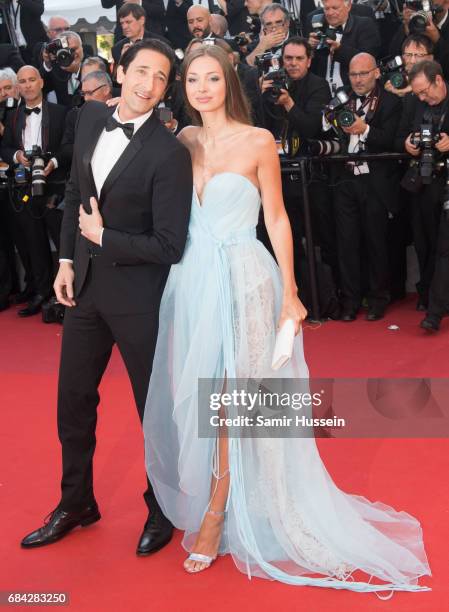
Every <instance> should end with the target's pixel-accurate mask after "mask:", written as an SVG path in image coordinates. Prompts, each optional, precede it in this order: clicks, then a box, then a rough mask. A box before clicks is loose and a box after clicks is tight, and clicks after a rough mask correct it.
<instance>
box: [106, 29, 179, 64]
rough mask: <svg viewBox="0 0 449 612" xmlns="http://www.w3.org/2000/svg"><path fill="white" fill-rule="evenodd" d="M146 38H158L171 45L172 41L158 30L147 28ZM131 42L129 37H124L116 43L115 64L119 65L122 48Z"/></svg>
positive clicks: (113, 52) (113, 51) (114, 47)
mask: <svg viewBox="0 0 449 612" xmlns="http://www.w3.org/2000/svg"><path fill="white" fill-rule="evenodd" d="M143 37H144V38H157V39H158V40H162V42H164V43H167V45H169V46H171V44H170V41H168V40H167V39H166V38H164V37H163V36H161V35H160V34H157V33H156V32H153V31H150V30H145V33H144V35H143ZM126 43H129V38H122V39H120V40H119V41H118V43H116V44H115V45H114V46H113V47H112V51H111V53H112V57H113V59H114V62H115V65H117V64H118V63H119V61H120V57H121V55H122V49H123V46H124V45H125V44H126Z"/></svg>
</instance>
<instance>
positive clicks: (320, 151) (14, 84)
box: [0, 0, 449, 332]
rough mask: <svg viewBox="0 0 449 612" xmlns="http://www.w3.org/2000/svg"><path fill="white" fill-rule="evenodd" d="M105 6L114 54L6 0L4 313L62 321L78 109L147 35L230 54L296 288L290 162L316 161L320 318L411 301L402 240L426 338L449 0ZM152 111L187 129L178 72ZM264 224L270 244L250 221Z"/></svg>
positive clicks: (437, 300) (432, 312)
mask: <svg viewBox="0 0 449 612" xmlns="http://www.w3.org/2000/svg"><path fill="white" fill-rule="evenodd" d="M101 4H102V6H103V7H104V8H113V7H115V8H116V10H117V25H116V29H115V41H114V46H113V48H112V58H113V61H112V62H111V63H108V62H107V61H105V60H104V59H103V58H101V57H98V56H95V55H94V53H93V50H92V49H91V48H89V47H87V46H85V45H83V41H82V40H81V38H80V36H79V35H78V34H77V33H76V32H73V31H71V30H70V26H69V23H68V22H67V21H66V20H65V19H64V18H62V17H52V18H51V19H50V20H49V22H48V26H47V27H44V26H43V24H42V21H41V16H42V14H43V11H44V1H43V0H0V17H1V19H0V22H1V25H0V137H1V142H0V157H1V161H0V311H1V310H5V309H7V308H8V307H9V305H10V304H11V303H20V304H22V303H23V305H24V306H23V308H21V309H20V310H19V311H18V314H19V316H21V317H28V316H32V315H35V314H37V313H39V312H40V311H41V310H42V311H43V318H44V320H46V321H52V320H58V319H61V318H62V317H63V308H62V307H61V306H59V305H57V304H55V303H54V300H53V299H52V289H51V286H52V281H53V273H54V263H53V262H54V252H55V250H56V252H57V249H58V246H59V228H60V224H61V218H62V214H63V209H64V187H65V181H66V178H67V173H68V171H69V169H70V164H71V156H72V148H73V142H74V138H75V125H76V117H77V113H78V109H79V107H80V106H81V105H82V104H83V103H84V102H85V101H89V100H97V101H100V102H106V101H107V100H109V99H111V98H115V97H117V96H118V95H119V94H120V88H119V85H118V84H117V83H116V82H115V72H116V68H117V65H118V63H119V62H120V58H121V56H122V54H123V53H124V52H125V51H126V49H127V48H129V46H130V45H132V44H134V43H135V42H137V41H139V40H141V39H143V38H149V37H152V38H159V39H161V40H163V41H165V42H166V43H167V44H169V45H170V46H172V47H173V48H174V49H175V51H176V56H177V58H178V60H179V64H180V63H181V62H182V58H183V57H184V55H185V54H186V53H188V52H190V51H191V50H192V49H194V48H195V46H196V45H203V44H210V45H218V46H220V47H222V48H223V49H224V50H225V51H226V53H227V54H228V57H229V61H230V62H231V63H232V64H233V66H234V67H235V70H236V71H237V73H238V75H239V77H240V80H241V82H242V85H243V88H244V90H245V92H246V95H247V97H248V99H249V101H250V105H251V110H252V118H253V122H254V123H255V125H257V126H260V127H265V128H267V129H269V130H270V131H271V132H272V133H273V135H274V136H275V138H276V140H277V141H278V143H279V153H280V156H281V158H282V159H283V160H284V161H283V166H284V172H283V192H284V200H285V204H286V208H287V212H288V214H289V217H290V220H291V224H292V229H293V234H294V245H295V269H296V273H297V276H298V284H299V286H300V288H301V287H304V286H307V284H308V278H307V275H308V268H307V265H306V261H307V248H306V246H305V244H306V243H305V240H304V235H305V230H304V227H305V217H304V214H305V211H304V202H303V188H302V187H303V186H302V181H301V177H300V174H299V172H298V168H297V167H296V166H295V165H294V163H293V162H291V161H290V160H291V159H292V158H297V157H301V158H308V159H310V162H308V173H307V181H308V185H307V187H308V193H309V196H310V203H311V221H312V228H313V239H314V242H315V245H316V246H318V247H319V254H320V257H319V262H318V268H317V273H318V286H319V291H320V302H321V315H322V316H328V317H331V318H334V319H341V320H343V321H346V322H350V321H354V320H355V319H356V317H357V316H358V313H359V311H360V309H361V307H362V306H365V307H366V308H367V312H366V319H367V320H369V321H375V320H378V319H381V318H382V317H383V316H384V313H385V310H386V308H387V307H388V304H390V303H391V302H392V301H393V300H395V299H400V298H402V297H404V295H405V284H406V274H407V264H406V248H407V245H409V244H411V243H413V244H414V248H415V250H416V254H417V260H418V264H419V282H418V284H417V290H418V303H417V309H418V310H422V311H425V312H426V315H425V317H424V319H423V320H422V321H421V323H420V325H421V327H423V328H424V329H426V330H428V331H433V332H435V331H438V329H439V327H440V322H441V318H442V317H443V316H444V314H445V313H446V311H447V308H448V305H449V265H448V264H449V161H447V157H448V156H447V154H448V152H449V116H448V113H447V110H448V105H449V89H448V83H447V81H446V79H449V18H448V7H449V0H366V1H364V2H361V1H359V2H358V3H354V2H353V3H351V1H350V0H283V1H282V3H274V4H273V3H271V2H270V0H227V1H226V0H207V1H206V0H195V1H192V0H140V1H135V2H130V1H128V0H101ZM158 113H159V117H160V120H161V121H162V122H163V123H164V124H165V125H166V127H167V129H170V130H171V131H173V132H174V133H177V132H179V131H180V130H181V129H182V128H183V127H184V126H185V125H188V124H189V123H190V118H189V116H188V114H187V112H186V109H185V105H184V101H183V96H182V91H181V87H180V81H179V79H176V80H175V81H174V83H173V84H172V86H171V87H170V88H169V90H168V91H167V93H166V96H165V98H164V100H163V101H162V102H161V104H160V107H159V109H158ZM391 153H402V154H403V155H402V158H403V159H398V157H399V156H397V155H396V156H395V157H394V156H393V157H394V159H393V158H390V159H389V158H388V154H391ZM335 155H337V157H335ZM338 156H339V157H338ZM258 233H259V236H260V238H261V240H263V241H264V242H265V243H266V245H267V247H268V248H270V244H269V239H268V236H267V234H266V231H265V229H264V226H263V219H262V218H261V221H260V224H259V228H258ZM15 251H17V253H18V255H19V258H20V261H21V264H22V267H23V270H24V278H23V280H22V282H21V283H19V279H18V275H17V269H16V257H15ZM52 251H53V257H52ZM305 291H306V293H307V289H306V290H305Z"/></svg>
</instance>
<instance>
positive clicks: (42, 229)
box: [1, 66, 67, 317]
mask: <svg viewBox="0 0 449 612" xmlns="http://www.w3.org/2000/svg"><path fill="white" fill-rule="evenodd" d="M17 82H18V87H19V93H20V95H21V96H22V98H23V100H24V101H25V104H22V105H21V106H19V107H18V108H17V109H16V111H15V112H14V113H13V114H12V115H11V114H10V115H9V117H8V120H7V123H6V127H5V133H4V135H3V140H2V146H1V157H2V158H3V159H4V160H5V161H6V162H7V163H8V164H9V165H10V167H11V168H12V167H13V166H14V164H22V166H23V167H24V168H25V169H26V170H25V176H27V177H28V178H27V183H28V184H27V183H26V184H25V185H24V186H23V190H22V188H21V189H20V190H18V193H20V194H21V195H24V194H25V193H26V194H27V195H28V196H29V195H30V190H29V181H30V167H31V162H30V160H29V159H28V158H27V154H26V152H27V151H31V150H32V149H33V147H34V146H38V147H40V148H41V150H42V152H43V154H44V156H43V159H44V160H45V168H44V174H45V176H46V182H47V185H46V187H45V195H44V196H34V195H33V196H31V198H29V200H28V201H27V202H24V201H23V200H22V199H19V200H18V201H14V202H12V203H11V206H12V209H13V214H12V215H11V217H12V223H13V231H14V236H15V238H14V241H15V243H16V246H17V249H18V251H19V255H20V259H21V260H22V264H23V266H24V268H25V278H26V280H27V285H28V290H29V292H30V296H29V301H28V304H27V306H26V307H25V308H23V309H22V310H19V312H18V315H19V316H20V317H30V316H32V315H35V314H37V313H38V312H39V311H40V310H41V307H42V304H43V303H44V301H45V300H46V299H47V298H48V297H49V296H50V294H51V288H52V282H53V262H52V259H51V253H50V245H49V239H48V235H47V232H48V231H50V232H51V231H52V230H53V228H54V222H55V223H56V222H57V220H56V219H55V214H54V213H55V211H54V210H53V209H50V208H48V206H47V205H48V203H49V202H48V196H50V195H54V194H58V193H61V192H62V191H63V189H64V178H65V173H64V171H63V170H61V169H59V168H58V166H59V163H58V158H59V154H60V144H61V139H62V134H63V131H64V123H65V116H66V112H67V109H66V108H65V107H63V106H59V105H57V104H51V103H50V102H47V101H46V100H44V99H43V97H42V87H43V81H42V79H41V76H40V74H39V71H38V70H37V68H35V67H34V66H24V67H23V68H21V69H20V70H19V72H18V73H17ZM45 154H51V159H49V160H48V155H45Z"/></svg>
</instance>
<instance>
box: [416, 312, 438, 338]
mask: <svg viewBox="0 0 449 612" xmlns="http://www.w3.org/2000/svg"><path fill="white" fill-rule="evenodd" d="M440 321H441V318H440V317H437V316H435V315H430V314H428V315H427V317H426V318H425V319H423V320H422V321H421V323H420V324H419V326H420V327H421V329H425V330H426V331H428V332H432V333H435V332H437V331H439V330H440Z"/></svg>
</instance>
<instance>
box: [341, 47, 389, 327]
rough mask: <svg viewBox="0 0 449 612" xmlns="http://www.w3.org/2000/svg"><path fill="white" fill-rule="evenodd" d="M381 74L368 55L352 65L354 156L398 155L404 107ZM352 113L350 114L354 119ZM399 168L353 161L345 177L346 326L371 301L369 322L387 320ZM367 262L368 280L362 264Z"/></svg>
mask: <svg viewBox="0 0 449 612" xmlns="http://www.w3.org/2000/svg"><path fill="white" fill-rule="evenodd" d="M379 78H380V70H379V69H378V67H377V65H376V60H375V58H374V57H373V56H372V55H369V54H368V53H359V54H358V55H356V56H355V57H353V58H352V60H351V63H350V65H349V79H350V82H351V87H352V91H351V94H350V98H349V102H348V103H347V104H346V107H345V115H344V117H343V116H342V115H339V118H338V120H337V121H338V124H339V125H340V129H341V130H342V131H343V133H344V134H345V136H346V142H347V149H348V153H350V154H354V155H355V154H357V153H360V152H367V153H382V152H387V151H390V150H392V148H393V144H394V135H395V131H396V126H397V123H398V121H399V117H400V114H401V101H400V100H399V98H398V97H396V96H394V95H392V94H390V93H388V92H386V91H385V90H384V89H383V87H382V86H381V84H380V82H379ZM348 111H349V113H348ZM397 184H398V177H397V166H396V164H395V163H391V162H389V161H370V162H366V161H364V162H362V161H357V160H355V161H349V162H346V164H345V166H344V169H342V171H341V172H340V173H339V182H338V184H337V185H336V186H335V197H334V208H335V222H336V231H337V249H338V257H339V265H340V289H341V300H342V320H343V321H346V322H350V321H354V320H355V319H356V317H357V312H358V310H359V308H360V305H361V303H362V299H363V297H365V296H366V298H367V301H368V314H367V316H366V319H367V320H368V321H377V320H378V319H381V318H382V317H383V316H384V312H385V308H386V306H387V304H388V302H389V299H390V296H389V259H388V244H387V229H388V225H387V224H388V215H389V212H390V213H394V212H395V210H396V205H397V202H396V200H397V198H396V195H397ZM364 258H366V266H367V273H366V278H364V277H363V276H362V272H361V269H362V261H363V259H364Z"/></svg>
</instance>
